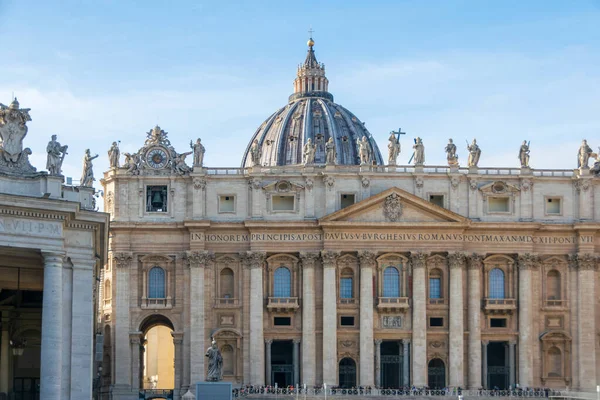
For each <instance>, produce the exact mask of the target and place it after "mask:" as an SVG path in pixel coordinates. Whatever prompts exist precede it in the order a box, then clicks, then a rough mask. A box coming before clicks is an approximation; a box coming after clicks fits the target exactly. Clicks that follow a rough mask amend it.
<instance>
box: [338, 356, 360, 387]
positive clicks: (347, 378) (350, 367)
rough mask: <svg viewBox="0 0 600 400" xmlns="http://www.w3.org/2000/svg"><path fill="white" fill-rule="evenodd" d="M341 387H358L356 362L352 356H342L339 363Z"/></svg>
mask: <svg viewBox="0 0 600 400" xmlns="http://www.w3.org/2000/svg"><path fill="white" fill-rule="evenodd" d="M338 369H339V374H340V376H339V378H340V387H341V388H344V389H349V388H353V387H356V363H355V362H354V360H353V359H351V358H348V357H346V358H342V359H341V360H340V365H339V368H338Z"/></svg>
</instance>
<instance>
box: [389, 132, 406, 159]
mask: <svg viewBox="0 0 600 400" xmlns="http://www.w3.org/2000/svg"><path fill="white" fill-rule="evenodd" d="M400 135H406V132H402V129H401V128H398V132H394V131H391V132H390V138H389V143H388V165H396V159H397V158H398V155H399V154H400V150H401V147H400Z"/></svg>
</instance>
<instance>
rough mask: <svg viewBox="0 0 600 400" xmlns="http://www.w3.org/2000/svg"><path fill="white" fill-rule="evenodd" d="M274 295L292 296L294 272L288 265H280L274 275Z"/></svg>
mask: <svg viewBox="0 0 600 400" xmlns="http://www.w3.org/2000/svg"><path fill="white" fill-rule="evenodd" d="M273 282H274V285H273V286H274V287H273V289H274V290H273V292H274V293H273V297H292V273H291V272H290V270H289V269H287V268H286V267H279V268H277V269H276V270H275V274H274V276H273Z"/></svg>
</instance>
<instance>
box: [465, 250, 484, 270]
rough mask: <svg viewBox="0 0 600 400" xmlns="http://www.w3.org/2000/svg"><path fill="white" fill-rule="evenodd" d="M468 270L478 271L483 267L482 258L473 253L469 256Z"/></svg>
mask: <svg viewBox="0 0 600 400" xmlns="http://www.w3.org/2000/svg"><path fill="white" fill-rule="evenodd" d="M468 260H469V269H478V270H480V269H481V268H482V267H483V256H482V255H481V254H477V253H473V254H471V255H470V256H469V258H468Z"/></svg>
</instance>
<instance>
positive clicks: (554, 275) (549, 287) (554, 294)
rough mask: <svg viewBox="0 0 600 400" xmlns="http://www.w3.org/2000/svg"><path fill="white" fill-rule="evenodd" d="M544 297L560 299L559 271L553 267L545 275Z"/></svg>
mask: <svg viewBox="0 0 600 400" xmlns="http://www.w3.org/2000/svg"><path fill="white" fill-rule="evenodd" d="M546 297H547V300H561V295H560V272H558V271H557V270H555V269H553V270H551V271H548V275H546Z"/></svg>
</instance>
